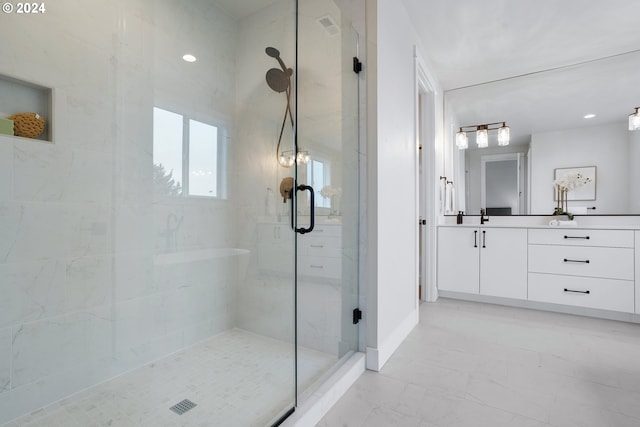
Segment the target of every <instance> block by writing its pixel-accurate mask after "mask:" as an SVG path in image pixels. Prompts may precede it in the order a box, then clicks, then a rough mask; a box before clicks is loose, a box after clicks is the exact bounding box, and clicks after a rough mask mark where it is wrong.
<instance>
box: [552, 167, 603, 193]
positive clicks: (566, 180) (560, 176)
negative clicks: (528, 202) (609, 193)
mask: <svg viewBox="0 0 640 427" xmlns="http://www.w3.org/2000/svg"><path fill="white" fill-rule="evenodd" d="M553 174H554V176H553V179H554V180H553V183H554V185H555V186H559V187H560V188H564V189H566V190H565V194H566V197H567V200H596V167H595V166H582V167H576V168H556V169H554V171H553ZM555 194H556V195H554V200H557V192H556V193H555Z"/></svg>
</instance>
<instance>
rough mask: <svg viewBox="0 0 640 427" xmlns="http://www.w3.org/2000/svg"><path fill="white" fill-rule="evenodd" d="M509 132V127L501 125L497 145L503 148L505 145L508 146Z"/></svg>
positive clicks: (504, 124)
mask: <svg viewBox="0 0 640 427" xmlns="http://www.w3.org/2000/svg"><path fill="white" fill-rule="evenodd" d="M509 134H510V131H509V126H507V125H506V123H504V122H503V123H502V127H501V128H500V129H498V145H500V146H502V147H504V146H505V145H509V139H510V135H509Z"/></svg>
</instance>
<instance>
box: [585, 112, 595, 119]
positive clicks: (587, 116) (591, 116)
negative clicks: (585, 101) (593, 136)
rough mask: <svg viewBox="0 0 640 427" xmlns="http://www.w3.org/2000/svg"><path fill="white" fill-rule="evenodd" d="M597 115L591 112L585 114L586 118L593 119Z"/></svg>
mask: <svg viewBox="0 0 640 427" xmlns="http://www.w3.org/2000/svg"><path fill="white" fill-rule="evenodd" d="M595 116H596V115H595V114H593V113H590V114H586V115H585V116H584V118H585V119H593V118H594V117H595Z"/></svg>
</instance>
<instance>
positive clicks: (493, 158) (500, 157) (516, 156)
mask: <svg viewBox="0 0 640 427" xmlns="http://www.w3.org/2000/svg"><path fill="white" fill-rule="evenodd" d="M503 161H515V162H516V194H517V199H518V205H517V208H516V212H515V213H512V215H519V214H520V211H521V210H522V204H523V203H522V189H521V188H520V186H521V177H520V168H521V165H520V162H521V154H520V153H505V154H487V155H484V156H481V157H480V207H482V208H485V209H486V208H487V189H486V184H487V163H491V162H503Z"/></svg>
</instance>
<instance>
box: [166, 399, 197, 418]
mask: <svg viewBox="0 0 640 427" xmlns="http://www.w3.org/2000/svg"><path fill="white" fill-rule="evenodd" d="M196 406H198V405H196V404H195V403H193V402H192V401H190V400H189V399H185V400H183V401H182V402H178V403H176V404H175V405H173V406H172V407H171V408H169V409H171V410H172V411H173V412H175V413H176V414H178V415H182V414H184V413H185V412H187V411H188V410H190V409H193V408H195V407H196Z"/></svg>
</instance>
